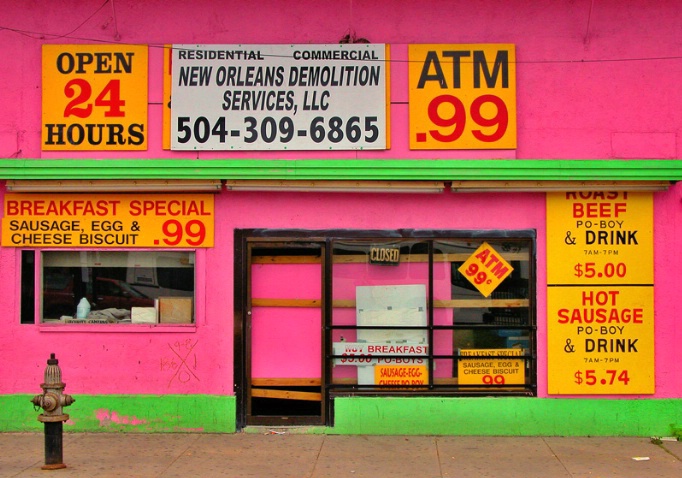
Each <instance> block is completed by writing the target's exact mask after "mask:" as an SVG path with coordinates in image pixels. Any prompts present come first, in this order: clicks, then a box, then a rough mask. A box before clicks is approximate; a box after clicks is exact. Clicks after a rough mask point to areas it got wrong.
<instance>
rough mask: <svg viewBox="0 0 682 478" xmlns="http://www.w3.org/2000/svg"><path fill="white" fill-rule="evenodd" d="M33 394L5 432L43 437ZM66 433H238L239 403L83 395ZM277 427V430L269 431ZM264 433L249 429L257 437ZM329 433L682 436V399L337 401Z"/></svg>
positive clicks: (17, 402) (7, 401) (9, 407)
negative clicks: (33, 402) (40, 434)
mask: <svg viewBox="0 0 682 478" xmlns="http://www.w3.org/2000/svg"><path fill="white" fill-rule="evenodd" d="M32 397H33V395H25V394H17V395H0V410H2V412H0V433H2V432H27V431H32V432H39V431H42V430H43V425H42V423H40V422H38V419H37V417H38V412H37V411H35V410H34V409H33V405H32V404H31V403H30V399H31V398H32ZM75 398H76V402H75V403H74V404H73V405H71V406H70V407H67V408H65V409H64V410H65V412H66V413H68V414H69V415H70V420H69V421H67V422H66V424H65V426H64V430H65V431H66V432H126V433H187V432H193V433H234V432H235V431H236V399H235V397H234V396H214V395H158V396H157V395H77V396H76V397H75ZM270 428H272V427H270ZM259 430H261V427H249V428H247V429H245V431H247V432H258V431H259ZM294 430H296V432H297V433H308V434H322V433H324V434H330V435H478V436H682V399H619V400H613V399H594V398H571V399H566V398H531V397H496V398H493V397H457V398H453V397H414V398H409V397H336V398H335V399H334V426H333V427H299V428H297V429H293V430H290V432H294Z"/></svg>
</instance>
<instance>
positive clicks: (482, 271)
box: [457, 242, 514, 297]
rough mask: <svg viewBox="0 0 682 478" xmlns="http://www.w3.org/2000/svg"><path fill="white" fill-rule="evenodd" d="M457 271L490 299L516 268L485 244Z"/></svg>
mask: <svg viewBox="0 0 682 478" xmlns="http://www.w3.org/2000/svg"><path fill="white" fill-rule="evenodd" d="M457 270H458V271H459V272H460V273H461V274H462V275H463V276H464V277H466V278H467V280H468V281H469V282H471V283H472V284H473V285H474V287H476V288H477V289H478V291H479V292H480V293H481V294H483V295H484V296H485V297H488V296H489V295H490V294H491V293H492V292H493V291H494V290H495V289H496V288H497V286H499V285H500V283H502V281H503V280H505V279H506V278H507V276H508V275H509V274H511V273H512V271H513V270H514V268H513V267H512V266H511V264H509V263H508V262H507V261H505V260H504V258H503V257H502V256H501V255H500V254H498V253H497V252H496V251H495V249H493V248H492V246H491V245H490V244H488V243H487V242H484V243H483V244H481V245H480V247H479V248H478V249H476V252H474V253H473V254H472V255H471V257H469V258H468V259H467V260H466V261H465V262H464V263H463V264H462V265H461V266H460V267H459V269H457Z"/></svg>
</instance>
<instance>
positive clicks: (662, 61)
mask: <svg viewBox="0 0 682 478" xmlns="http://www.w3.org/2000/svg"><path fill="white" fill-rule="evenodd" d="M6 3H8V5H3V8H2V11H3V14H2V18H1V19H0V27H3V28H2V29H0V45H1V46H2V50H3V61H2V62H0V104H1V105H2V115H1V116H0V157H3V158H92V157H97V158H112V159H113V158H195V157H199V158H226V157H227V158H230V159H233V158H267V159H277V158H303V159H305V158H320V157H322V158H523V159H534V158H540V159H544V158H548V159H571V158H589V159H608V158H643V157H646V158H661V159H680V158H681V157H682V141H680V138H681V137H682V108H680V105H681V104H682V88H680V87H679V78H681V77H682V60H681V57H680V55H681V54H680V42H679V40H678V39H679V25H680V24H681V23H682V9H680V8H679V2H678V1H675V0H661V1H657V2H649V1H644V0H640V1H633V2H627V4H624V3H623V2H619V1H617V0H604V1H597V2H592V1H591V0H574V1H569V0H560V1H554V0H545V1H534V2H525V1H508V2H498V1H492V0H483V1H479V2H470V1H444V0H443V1H434V0H426V1H424V0H421V1H414V0H378V1H358V0H355V1H353V0H346V1H328V0H322V1H319V0H305V1H290V2H289V1H286V2H284V1H277V0H262V1H259V2H243V1H242V2H236V1H221V2H217V1H210V0H197V1H192V2H186V1H177V0H150V1H145V2H139V1H134V0H115V1H113V0H112V1H110V2H109V3H107V4H105V5H104V6H103V8H100V6H102V2H99V1H98V2H93V1H85V0H51V1H48V0H39V1H35V2H30V3H27V2H6ZM98 9H99V10H98ZM348 33H351V34H355V35H357V36H358V37H365V38H368V39H369V40H370V41H372V42H374V43H388V44H391V45H392V59H393V60H394V62H393V64H392V68H391V125H392V126H391V139H392V141H391V144H392V147H391V149H390V150H387V151H380V152H368V151H365V152H357V153H355V152H354V153H349V152H341V151H339V152H329V153H320V152H302V153H300V152H299V153H295V152H278V153H268V152H238V153H229V154H225V153H219V152H202V153H194V152H192V153H190V152H170V151H164V150H162V148H161V110H162V99H161V78H162V52H163V50H162V48H161V46H162V45H163V44H166V43H336V42H338V41H339V39H340V38H341V37H342V36H344V35H346V34H348ZM100 42H111V43H118V42H128V43H143V44H148V45H149V46H150V50H149V55H150V60H149V120H148V124H149V137H148V141H149V149H148V151H146V152H143V153H139V152H137V153H135V152H116V153H96V154H95V153H93V152H73V153H66V154H65V153H60V152H42V151H41V149H40V144H41V142H40V125H41V71H40V65H41V45H42V44H43V43H58V44H59V43H93V44H94V43H100ZM410 43H513V44H515V45H516V53H517V60H518V66H517V105H518V110H517V120H518V148H517V149H516V150H514V151H492V152H491V151H478V152H476V151H461V152H456V151H429V152H411V151H409V148H408V142H407V141H408V140H407V135H406V132H407V127H408V116H407V110H408V105H407V101H408V94H407V69H406V66H405V63H404V60H405V59H406V56H407V45H408V44H410ZM681 196H682V187H680V186H675V187H673V188H671V189H670V190H669V191H668V192H665V193H656V194H655V205H654V207H655V283H656V289H655V299H656V303H655V314H656V357H655V358H656V383H657V387H656V390H657V392H656V395H655V396H656V397H681V396H682V374H680V373H679V371H678V367H677V363H678V362H679V358H678V350H679V344H680V343H682V327H680V326H679V324H680V321H679V313H678V310H679V300H678V297H679V284H680V280H679V271H680V270H682V257H681V254H680V252H679V243H680V239H681V237H680V236H681V235H682V226H681V225H680V208H681V207H682V205H681V204H680V198H681ZM2 199H3V198H2V193H0V200H2ZM389 199H390V205H391V207H390V211H389V210H387V207H386V204H387V200H389ZM396 212H398V213H396ZM246 227H270V228H311V229H322V228H357V229H362V228H368V229H369V228H371V229H375V228H385V229H390V228H404V227H409V228H437V229H526V228H534V229H536V230H537V232H538V250H537V258H538V277H537V280H538V295H537V310H538V339H539V344H540V347H539V362H538V380H539V394H540V395H541V396H546V394H547V387H546V379H545V376H546V371H547V370H546V357H545V356H546V351H545V350H544V342H545V338H546V326H545V322H546V312H545V309H546V294H545V290H544V288H543V286H542V284H544V283H545V279H546V272H545V262H546V261H545V242H544V241H545V240H544V236H545V198H544V195H543V194H493V193H490V194H470V195H456V194H442V195H429V196H420V195H398V196H393V197H389V196H387V195H380V194H363V195H346V194H331V195H327V196H325V195H318V194H312V193H310V194H306V193H289V194H275V193H222V194H221V195H219V196H218V197H217V198H216V237H215V247H214V248H212V249H209V250H206V251H199V252H198V253H197V274H198V277H197V288H198V289H200V290H203V289H204V287H205V294H204V293H203V292H202V293H200V294H199V296H198V297H197V299H198V301H199V302H198V304H197V327H196V330H192V331H179V330H178V329H171V330H170V331H169V332H163V333H150V332H149V331H145V332H132V331H131V329H130V328H126V327H123V328H121V329H120V331H117V332H103V331H101V330H100V329H94V328H89V329H84V331H83V332H69V331H62V332H54V331H49V330H46V329H45V328H41V327H36V326H33V325H19V318H18V306H19V293H20V291H19V288H18V277H19V275H18V272H19V261H20V257H19V254H18V251H16V250H14V249H10V248H2V249H1V250H0V273H1V274H2V278H3V286H2V288H0V310H2V311H3V314H2V319H0V320H1V321H2V330H3V332H2V333H1V334H0V360H1V361H2V362H3V363H4V364H5V366H4V367H3V374H4V376H5V377H6V378H5V379H4V380H2V381H0V394H3V393H29V392H37V383H38V381H39V380H40V378H41V376H42V373H43V369H44V365H45V359H46V358H47V357H48V356H49V353H50V352H56V353H57V356H58V358H59V359H60V362H61V364H62V365H63V367H64V370H65V376H64V379H65V380H66V381H67V384H68V389H67V392H71V393H74V394H75V393H80V394H100V393H101V394H106V393H126V394H128V393H129V394H134V393H148V394H161V393H207V394H232V393H233V388H232V387H233V377H232V375H233V368H232V367H233V365H232V362H231V360H230V359H229V357H231V356H232V352H233V337H232V331H233V328H232V310H233V299H232V295H233V293H232V291H233V285H234V284H233V274H232V264H233V256H232V254H233V253H232V251H233V229H234V228H246ZM138 330H139V329H138Z"/></svg>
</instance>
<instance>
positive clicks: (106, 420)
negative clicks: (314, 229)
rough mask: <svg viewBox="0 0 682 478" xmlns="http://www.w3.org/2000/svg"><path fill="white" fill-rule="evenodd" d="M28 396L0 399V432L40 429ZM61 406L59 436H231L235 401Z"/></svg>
mask: <svg viewBox="0 0 682 478" xmlns="http://www.w3.org/2000/svg"><path fill="white" fill-rule="evenodd" d="M31 398H33V395H3V396H0V410H1V411H0V432H15V431H42V430H43V424H42V423H41V422H39V421H38V415H39V414H40V411H35V410H34V409H33V404H32V403H31V402H30V400H31ZM75 398H76V402H75V403H74V404H73V405H71V406H69V407H66V408H64V412H65V413H67V414H69V416H70V419H69V421H67V422H66V423H65V424H64V431H65V432H137V433H140V432H141V433H145V432H146V433H189V432H197V433H232V432H234V431H235V430H236V428H235V419H236V416H237V415H236V400H235V397H233V396H232V397H229V396H215V395H77V396H75Z"/></svg>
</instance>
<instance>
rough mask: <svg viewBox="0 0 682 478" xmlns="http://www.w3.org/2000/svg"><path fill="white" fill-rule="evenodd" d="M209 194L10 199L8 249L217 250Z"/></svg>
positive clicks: (20, 196) (22, 196) (6, 224)
mask: <svg viewBox="0 0 682 478" xmlns="http://www.w3.org/2000/svg"><path fill="white" fill-rule="evenodd" d="M214 221H215V213H214V205H213V196H212V195H209V194H201V195H199V194H148V195H145V194H137V195H126V194H93V195H88V196H82V195H77V194H73V195H68V194H59V195H54V194H7V195H5V204H4V217H3V219H2V245H3V246H5V247H89V248H92V247H212V246H213V235H214Z"/></svg>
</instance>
